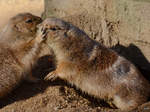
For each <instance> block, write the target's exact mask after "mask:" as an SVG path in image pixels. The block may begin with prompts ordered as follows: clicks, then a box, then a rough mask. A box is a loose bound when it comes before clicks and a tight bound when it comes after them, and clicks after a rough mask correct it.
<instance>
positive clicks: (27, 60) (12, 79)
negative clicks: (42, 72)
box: [0, 13, 44, 97]
mask: <svg viewBox="0 0 150 112" xmlns="http://www.w3.org/2000/svg"><path fill="white" fill-rule="evenodd" d="M40 22H41V18H40V17H37V16H34V15H32V14H30V13H21V14H18V15H16V16H15V17H13V18H11V19H10V21H9V23H8V24H7V25H6V27H5V28H4V30H3V31H2V32H1V34H0V97H3V96H5V95H7V94H8V93H9V92H10V91H11V90H12V89H13V88H14V87H15V86H16V85H17V84H18V83H19V82H20V81H21V80H23V79H27V80H30V81H37V79H36V78H34V77H33V76H32V73H31V69H32V66H33V65H34V64H35V62H36V60H37V58H38V56H37V55H38V54H39V53H40V49H41V46H42V45H41V43H42V41H43V40H44V38H43V37H44V35H43V34H42V32H41V29H39V30H38V32H37V34H36V29H37V28H36V26H37V25H38V24H39V23H40Z"/></svg>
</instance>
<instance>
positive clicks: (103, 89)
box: [40, 18, 150, 110]
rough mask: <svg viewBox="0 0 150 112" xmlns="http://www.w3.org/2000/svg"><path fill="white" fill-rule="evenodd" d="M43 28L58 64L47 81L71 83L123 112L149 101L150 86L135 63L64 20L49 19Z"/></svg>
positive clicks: (47, 77) (42, 25) (43, 24)
mask: <svg viewBox="0 0 150 112" xmlns="http://www.w3.org/2000/svg"><path fill="white" fill-rule="evenodd" d="M40 26H41V27H42V28H44V29H47V32H48V34H47V44H48V45H49V47H50V48H52V49H53V51H54V54H55V56H56V63H57V66H56V70H55V71H53V72H52V73H50V74H49V75H47V76H46V78H45V79H47V80H51V79H55V78H56V77H59V78H61V79H64V80H67V81H68V82H69V83H71V84H74V85H76V86H77V87H78V88H80V89H81V90H82V91H84V92H87V93H88V94H90V95H94V96H96V97H97V98H101V99H104V100H111V101H112V102H113V103H114V104H115V106H116V107H118V108H120V109H122V110H131V109H134V108H136V107H137V106H139V105H141V104H142V103H144V102H146V101H147V100H148V96H149V95H150V84H149V82H148V81H147V80H146V79H145V78H144V77H143V76H142V75H141V73H140V72H139V71H138V70H137V69H136V67H135V66H134V65H133V64H132V63H131V62H129V61H128V60H126V59H125V58H123V57H121V56H119V55H118V54H117V53H116V52H114V51H112V50H110V49H108V48H106V47H104V46H103V45H101V44H100V43H98V42H96V41H94V40H92V39H90V38H89V37H88V36H87V35H86V34H85V33H84V32H83V31H81V30H79V29H78V28H77V27H75V26H73V25H71V24H69V23H67V22H64V21H63V20H60V19H56V18H49V19H46V20H45V21H44V22H43V23H42V24H40Z"/></svg>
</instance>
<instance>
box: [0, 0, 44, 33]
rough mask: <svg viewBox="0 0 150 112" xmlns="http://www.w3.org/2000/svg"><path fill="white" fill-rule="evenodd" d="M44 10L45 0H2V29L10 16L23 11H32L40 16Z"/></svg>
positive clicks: (0, 25)
mask: <svg viewBox="0 0 150 112" xmlns="http://www.w3.org/2000/svg"><path fill="white" fill-rule="evenodd" d="M43 11H44V0H0V14H2V15H1V16H0V18H1V20H0V30H1V29H2V28H3V26H4V25H5V24H6V23H7V21H8V20H9V18H10V17H12V16H14V15H16V14H18V13H21V12H30V13H33V14H35V15H38V16H40V15H41V13H42V12H43Z"/></svg>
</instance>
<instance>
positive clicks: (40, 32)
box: [36, 26, 47, 42]
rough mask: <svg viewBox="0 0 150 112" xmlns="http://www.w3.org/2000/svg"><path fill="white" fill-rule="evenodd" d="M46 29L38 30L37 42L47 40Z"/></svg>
mask: <svg viewBox="0 0 150 112" xmlns="http://www.w3.org/2000/svg"><path fill="white" fill-rule="evenodd" d="M46 30H47V29H46V28H44V27H42V26H41V27H39V29H38V31H37V33H36V40H37V41H38V42H43V41H44V40H45V39H46V38H45V37H46V34H47V33H46Z"/></svg>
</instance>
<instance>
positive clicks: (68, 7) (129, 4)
mask: <svg viewBox="0 0 150 112" xmlns="http://www.w3.org/2000/svg"><path fill="white" fill-rule="evenodd" d="M53 16H54V17H59V18H63V19H64V20H67V21H69V22H71V23H73V24H75V25H76V26H78V27H79V28H81V29H83V30H84V31H85V32H86V33H87V34H88V35H89V36H90V37H91V38H93V39H96V40H98V41H99V42H101V43H103V44H104V45H106V46H107V47H111V48H113V49H115V50H116V51H117V52H118V53H120V54H121V55H123V56H125V57H126V58H127V59H129V60H131V61H132V62H133V63H135V64H136V65H137V66H139V67H140V68H142V69H145V70H148V71H150V63H149V61H150V0H45V12H44V14H43V17H44V18H46V17H53Z"/></svg>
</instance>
